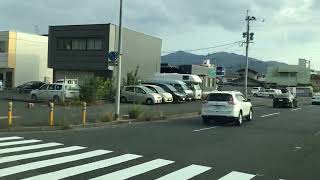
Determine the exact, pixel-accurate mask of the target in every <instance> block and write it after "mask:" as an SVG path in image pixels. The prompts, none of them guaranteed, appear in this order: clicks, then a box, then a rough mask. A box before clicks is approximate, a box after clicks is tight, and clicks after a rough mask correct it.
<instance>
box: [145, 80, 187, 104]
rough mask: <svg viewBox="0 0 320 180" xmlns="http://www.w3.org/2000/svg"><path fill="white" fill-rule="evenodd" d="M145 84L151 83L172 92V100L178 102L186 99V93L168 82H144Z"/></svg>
mask: <svg viewBox="0 0 320 180" xmlns="http://www.w3.org/2000/svg"><path fill="white" fill-rule="evenodd" d="M145 84H152V85H156V86H159V87H161V88H162V89H163V90H165V91H166V92H168V93H170V94H172V97H173V102H174V103H178V102H184V101H186V98H187V97H186V94H185V93H181V92H178V91H177V89H176V88H174V87H173V86H171V85H169V84H162V83H145Z"/></svg>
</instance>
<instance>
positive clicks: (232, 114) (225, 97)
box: [201, 91, 253, 126]
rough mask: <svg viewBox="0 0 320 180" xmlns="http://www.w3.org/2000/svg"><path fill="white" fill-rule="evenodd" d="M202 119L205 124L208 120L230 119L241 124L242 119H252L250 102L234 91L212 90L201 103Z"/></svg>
mask: <svg viewBox="0 0 320 180" xmlns="http://www.w3.org/2000/svg"><path fill="white" fill-rule="evenodd" d="M201 114H202V119H203V122H204V123H205V124H208V123H209V122H210V120H211V119H212V120H218V119H221V118H223V119H226V118H227V119H232V120H233V121H234V122H235V123H236V125H238V126H241V124H242V122H243V119H244V118H246V119H247V120H248V121H250V120H252V117H253V114H252V104H251V102H250V101H246V100H245V98H244V96H243V94H242V93H240V92H235V91H221V92H214V93H211V94H209V95H208V96H207V98H206V100H205V101H203V105H202V112H201Z"/></svg>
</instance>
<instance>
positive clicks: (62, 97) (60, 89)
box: [30, 83, 80, 103]
mask: <svg viewBox="0 0 320 180" xmlns="http://www.w3.org/2000/svg"><path fill="white" fill-rule="evenodd" d="M79 90H80V88H79V86H78V85H74V84H57V83H55V84H45V85H43V86H41V87H40V88H39V89H36V90H32V91H31V93H30V96H31V100H32V101H34V102H35V101H38V100H48V101H53V102H54V103H60V102H64V101H67V100H70V99H73V98H75V97H79V94H80V93H79Z"/></svg>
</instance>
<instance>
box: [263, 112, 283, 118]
mask: <svg viewBox="0 0 320 180" xmlns="http://www.w3.org/2000/svg"><path fill="white" fill-rule="evenodd" d="M278 114H280V112H277V113H272V114H267V115H263V116H260V117H262V118H264V117H270V116H274V115H278Z"/></svg>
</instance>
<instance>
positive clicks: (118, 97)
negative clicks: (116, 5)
mask: <svg viewBox="0 0 320 180" xmlns="http://www.w3.org/2000/svg"><path fill="white" fill-rule="evenodd" d="M122 3H123V0H120V15H119V35H118V53H119V57H118V71H117V90H116V101H115V106H116V107H115V110H116V113H115V119H116V120H118V119H119V117H120V88H121V57H122Z"/></svg>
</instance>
